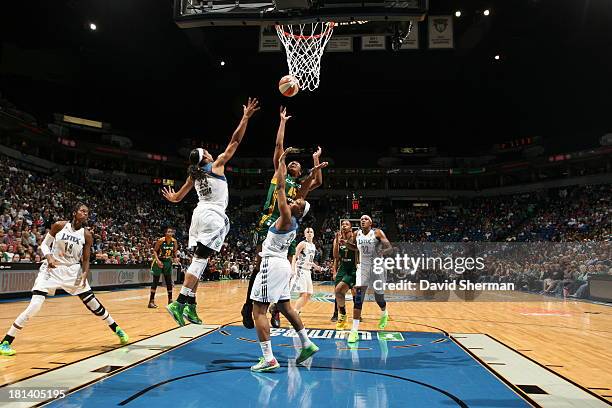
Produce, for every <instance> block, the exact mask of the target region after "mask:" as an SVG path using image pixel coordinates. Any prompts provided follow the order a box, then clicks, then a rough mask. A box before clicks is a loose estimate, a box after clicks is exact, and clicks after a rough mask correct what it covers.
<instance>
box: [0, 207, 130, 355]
mask: <svg viewBox="0 0 612 408" xmlns="http://www.w3.org/2000/svg"><path fill="white" fill-rule="evenodd" d="M88 217H89V208H87V206H86V205H85V204H82V203H78V204H77V206H76V207H75V208H74V211H73V213H72V220H71V221H58V222H56V223H55V224H53V225H52V226H51V230H50V231H49V232H48V233H47V235H46V236H45V239H44V240H43V242H42V244H41V246H40V248H41V250H42V253H43V255H44V256H45V260H44V261H43V263H42V265H41V266H40V271H39V272H38V277H37V278H36V281H35V282H34V287H33V288H32V299H31V300H30V304H29V305H28V307H27V308H26V310H24V311H23V312H22V313H21V314H20V315H19V316H18V317H17V319H15V322H14V323H13V325H12V326H11V328H10V329H9V331H8V333H7V334H6V336H4V339H3V340H2V343H1V344H0V355H3V356H12V355H14V354H15V350H14V349H13V348H12V347H11V344H12V343H13V340H14V339H15V336H16V335H17V333H18V332H19V331H20V330H21V329H23V327H24V326H25V324H26V323H27V322H28V320H30V318H32V317H34V316H35V315H36V314H37V313H38V312H39V311H40V309H41V307H42V305H43V303H44V301H45V297H46V296H47V295H51V296H53V295H54V294H55V291H56V290H57V289H63V290H64V291H66V292H67V293H69V294H71V295H76V296H78V297H79V298H80V299H81V301H83V303H84V304H85V306H87V308H88V309H89V310H90V311H91V312H92V313H93V314H95V315H96V316H100V317H101V318H102V320H104V322H105V323H106V324H108V326H109V327H110V329H111V330H112V331H113V333H115V334H116V335H117V336H118V337H119V341H120V342H121V344H127V343H128V342H129V341H130V340H129V337H128V335H127V334H126V333H125V332H124V331H123V330H121V328H120V327H119V326H117V323H115V321H114V320H113V318H112V317H111V315H110V313H108V311H107V310H106V309H105V308H104V306H102V304H101V303H100V301H99V300H98V299H97V298H96V296H95V295H94V294H93V292H92V291H91V288H90V287H89V283H88V282H87V275H88V274H89V257H90V254H91V246H92V245H93V236H92V234H91V232H90V231H89V229H87V228H85V224H86V222H87V219H88Z"/></svg>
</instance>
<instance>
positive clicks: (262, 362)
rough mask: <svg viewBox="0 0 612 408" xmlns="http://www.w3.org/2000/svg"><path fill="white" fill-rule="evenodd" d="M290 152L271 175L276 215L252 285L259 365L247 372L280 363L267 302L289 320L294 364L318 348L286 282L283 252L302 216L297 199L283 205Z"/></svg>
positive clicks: (300, 201)
mask: <svg viewBox="0 0 612 408" xmlns="http://www.w3.org/2000/svg"><path fill="white" fill-rule="evenodd" d="M290 151H292V149H291V148H289V149H287V150H286V151H285V152H284V153H283V154H282V155H281V157H280V158H279V166H278V169H277V170H276V173H275V178H276V179H277V180H278V184H277V188H276V193H277V194H276V199H277V202H278V208H279V212H280V215H279V217H278V218H277V220H276V221H275V222H274V224H272V225H271V226H270V228H269V229H268V234H267V236H266V239H265V240H264V242H263V245H262V250H261V253H260V254H259V255H260V256H261V271H260V272H259V274H257V277H256V278H255V282H254V283H253V293H252V294H251V299H252V300H253V302H254V304H253V320H254V322H255V327H256V329H257V337H258V338H259V345H260V347H261V351H262V353H263V357H261V358H260V359H259V362H258V363H257V364H255V365H254V366H252V367H251V371H256V372H263V371H272V370H274V369H276V368H278V367H280V364H279V363H278V361H276V358H274V354H273V353H272V344H271V342H270V325H269V324H268V319H267V317H266V313H267V312H268V306H269V305H270V303H272V302H275V303H276V305H277V308H278V310H279V311H280V313H282V314H283V316H285V318H287V320H289V322H290V323H291V325H292V326H293V328H294V329H295V331H296V332H297V334H298V336H299V338H300V341H301V343H302V350H301V352H300V355H299V356H298V358H297V359H296V364H300V363H302V362H304V361H305V360H307V359H308V358H309V357H310V356H312V355H313V354H314V353H316V352H317V351H319V348H318V347H317V346H316V345H315V344H314V343H312V342H311V341H310V339H309V338H308V335H307V334H306V329H304V325H303V324H302V320H301V319H300V316H299V314H298V313H297V312H296V311H295V310H294V309H293V307H291V302H290V301H289V300H290V299H291V292H290V290H289V289H290V288H289V283H290V282H289V281H290V279H291V264H290V263H289V260H288V259H287V253H288V251H289V247H290V246H291V243H292V242H293V241H294V240H295V236H296V233H297V232H296V231H297V228H298V222H297V219H298V218H301V217H302V216H303V215H304V211H305V209H306V202H305V201H304V199H302V198H298V199H297V200H295V201H293V202H292V203H291V204H289V203H288V202H287V196H286V194H285V177H286V171H287V166H286V164H285V156H286V155H287V154H288V153H289V152H290Z"/></svg>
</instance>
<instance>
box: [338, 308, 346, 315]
mask: <svg viewBox="0 0 612 408" xmlns="http://www.w3.org/2000/svg"><path fill="white" fill-rule="evenodd" d="M338 311H339V312H340V314H341V315H345V314H346V306H338Z"/></svg>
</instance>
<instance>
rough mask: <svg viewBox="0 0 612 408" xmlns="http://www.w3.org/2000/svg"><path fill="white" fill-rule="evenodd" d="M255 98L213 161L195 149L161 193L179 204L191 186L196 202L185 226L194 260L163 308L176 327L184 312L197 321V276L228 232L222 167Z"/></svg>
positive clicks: (253, 107) (255, 107) (255, 104)
mask: <svg viewBox="0 0 612 408" xmlns="http://www.w3.org/2000/svg"><path fill="white" fill-rule="evenodd" d="M258 104H259V102H258V101H257V99H251V98H249V100H248V102H247V104H246V105H243V115H242V119H241V120H240V123H239V124H238V127H237V128H236V130H235V131H234V134H233V135H232V139H231V140H230V142H229V144H228V145H227V147H226V148H225V151H224V152H223V153H221V154H220V155H219V156H218V157H217V158H216V159H214V158H213V157H212V156H211V154H210V153H209V152H208V151H206V150H205V149H202V148H198V149H194V150H192V151H191V154H190V155H189V163H190V166H189V169H188V173H189V175H188V177H187V180H186V181H185V184H183V186H182V187H181V189H180V190H179V191H177V192H175V191H174V189H173V188H171V187H168V188H165V189H164V190H163V192H162V193H163V195H164V197H165V198H166V199H167V200H168V201H170V202H173V203H178V202H179V201H181V200H182V199H183V198H185V196H186V195H187V193H188V192H189V191H191V189H192V188H193V187H195V190H196V192H197V194H198V198H199V202H198V205H197V207H196V208H195V209H194V210H193V215H192V217H191V226H190V227H189V247H195V248H196V249H195V253H194V257H193V258H192V261H191V265H189V268H188V269H187V273H186V274H185V281H184V282H183V287H182V288H181V293H180V295H179V296H178V299H177V300H176V301H174V302H172V303H171V304H169V305H168V306H167V309H168V312H169V313H170V315H171V316H172V318H173V319H174V320H175V321H176V323H178V324H179V325H180V326H184V325H185V319H184V318H183V314H184V313H185V311H186V310H187V313H189V316H188V320H189V321H191V322H194V321H199V322H201V320H200V318H199V317H198V316H197V314H196V307H195V291H196V286H197V283H198V281H199V280H200V277H201V276H202V274H203V273H204V270H205V269H206V265H207V264H208V258H209V257H210V256H211V255H212V254H213V253H214V252H219V251H220V250H221V246H222V245H223V241H224V240H225V236H226V235H227V233H228V232H229V229H230V223H229V218H227V215H225V209H226V208H227V204H228V199H229V197H228V189H227V180H226V179H225V173H224V171H225V164H226V163H227V162H228V161H229V160H230V159H231V158H232V157H233V156H234V153H236V149H237V148H238V146H239V145H240V142H242V138H243V137H244V133H245V132H246V128H247V124H248V123H249V119H250V118H251V116H253V114H254V113H255V112H257V111H258V110H259V106H258ZM187 304H189V305H194V306H190V307H189V308H186V307H185V306H186V305H187Z"/></svg>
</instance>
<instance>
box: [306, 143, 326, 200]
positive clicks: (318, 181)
mask: <svg viewBox="0 0 612 408" xmlns="http://www.w3.org/2000/svg"><path fill="white" fill-rule="evenodd" d="M320 158H321V146H317V151H316V152H314V153H313V154H312V161H313V164H314V166H315V167H317V166H318V165H319V159H320ZM322 185H323V172H322V171H321V169H319V170H317V171H316V173H315V176H314V180H313V181H312V182H311V183H310V190H309V191H312V190H314V189H315V188H319V187H321V186H322Z"/></svg>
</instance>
